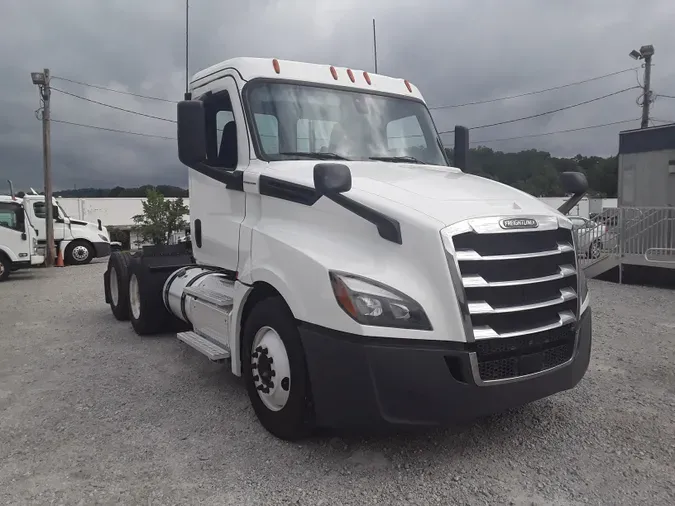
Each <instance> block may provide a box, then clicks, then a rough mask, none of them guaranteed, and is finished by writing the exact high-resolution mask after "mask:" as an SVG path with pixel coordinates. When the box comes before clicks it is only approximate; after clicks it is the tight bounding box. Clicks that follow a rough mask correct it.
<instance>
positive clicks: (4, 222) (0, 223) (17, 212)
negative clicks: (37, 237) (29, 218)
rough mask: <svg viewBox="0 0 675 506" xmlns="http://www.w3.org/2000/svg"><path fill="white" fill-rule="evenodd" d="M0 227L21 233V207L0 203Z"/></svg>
mask: <svg viewBox="0 0 675 506" xmlns="http://www.w3.org/2000/svg"><path fill="white" fill-rule="evenodd" d="M0 227H3V228H9V229H11V230H18V231H19V232H23V230H24V227H23V209H22V208H21V206H19V205H18V204H11V203H7V202H0Z"/></svg>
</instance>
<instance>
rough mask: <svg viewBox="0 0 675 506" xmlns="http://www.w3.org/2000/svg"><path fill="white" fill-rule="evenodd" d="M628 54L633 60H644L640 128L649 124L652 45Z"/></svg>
mask: <svg viewBox="0 0 675 506" xmlns="http://www.w3.org/2000/svg"><path fill="white" fill-rule="evenodd" d="M628 56H630V57H631V58H633V59H634V60H644V61H645V65H644V66H645V75H644V82H643V86H642V122H641V123H640V128H647V127H648V126H649V105H650V104H651V103H652V90H651V89H650V83H651V77H652V56H654V46H652V45H651V44H650V45H648V46H642V47H641V48H640V50H639V51H637V50H635V49H633V50H632V51H631V52H630V53H628Z"/></svg>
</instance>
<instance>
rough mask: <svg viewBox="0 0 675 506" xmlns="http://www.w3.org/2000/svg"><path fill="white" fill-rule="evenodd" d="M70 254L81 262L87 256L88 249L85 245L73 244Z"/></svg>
mask: <svg viewBox="0 0 675 506" xmlns="http://www.w3.org/2000/svg"><path fill="white" fill-rule="evenodd" d="M72 254H73V258H74V259H75V260H77V261H78V262H83V261H85V260H86V259H87V258H89V250H88V249H87V247H86V246H75V247H74V248H73V253H72Z"/></svg>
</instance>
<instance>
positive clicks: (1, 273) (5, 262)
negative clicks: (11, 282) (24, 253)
mask: <svg viewBox="0 0 675 506" xmlns="http://www.w3.org/2000/svg"><path fill="white" fill-rule="evenodd" d="M11 270H12V262H11V261H10V260H9V258H7V257H6V256H5V255H2V254H0V281H6V280H7V278H8V277H9V273H10V272H11Z"/></svg>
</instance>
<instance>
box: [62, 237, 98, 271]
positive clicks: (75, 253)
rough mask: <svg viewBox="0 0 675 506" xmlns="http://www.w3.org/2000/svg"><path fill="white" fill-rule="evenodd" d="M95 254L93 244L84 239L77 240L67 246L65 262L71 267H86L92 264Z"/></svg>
mask: <svg viewBox="0 0 675 506" xmlns="http://www.w3.org/2000/svg"><path fill="white" fill-rule="evenodd" d="M95 254H96V252H95V251H94V248H93V246H92V245H91V244H89V243H88V242H87V241H83V240H82V239H76V240H74V241H71V242H70V243H69V244H68V246H66V251H65V258H64V261H65V262H67V263H68V264H71V265H84V264H88V263H89V262H91V260H92V259H93V258H94V255H95Z"/></svg>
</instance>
